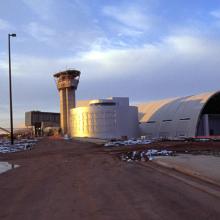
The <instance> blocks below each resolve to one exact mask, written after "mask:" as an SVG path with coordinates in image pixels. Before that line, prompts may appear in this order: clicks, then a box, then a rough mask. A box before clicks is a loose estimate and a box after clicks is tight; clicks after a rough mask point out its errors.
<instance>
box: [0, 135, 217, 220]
mask: <svg viewBox="0 0 220 220" xmlns="http://www.w3.org/2000/svg"><path fill="white" fill-rule="evenodd" d="M116 152H117V151H116ZM0 161H8V162H10V163H15V164H19V165H20V167H19V168H16V169H13V170H11V171H9V172H6V173H3V174H1V175H0V201H1V204H0V219H13V220H15V219H16V220H17V219H18V220H24V219H25V220H26V219H27V220H29V219H31V220H35V219H36V220H49V219H53V220H60V219H76V220H78V219H80V220H81V219H94V220H99V219H100V220H105V219H106V220H108V219H114V220H117V219H120V220H124V219H126V220H130V219H131V220H134V219H144V220H146V219H158V220H159V219H167V220H168V219H169V220H172V219H175V220H177V219H178V220H179V219H184V220H185V219H187V220H190V219H193V220H195V219H200V220H202V219H216V220H217V219H220V208H219V207H220V197H218V196H217V195H216V196H215V195H213V194H210V193H208V191H205V190H201V188H199V187H195V186H196V185H197V184H201V183H199V182H197V180H195V179H189V177H186V176H183V174H181V178H182V179H188V181H191V182H194V185H193V184H191V185H190V184H187V183H186V182H185V181H181V178H175V175H177V176H178V175H180V174H177V173H174V171H171V170H166V169H164V170H163V172H161V169H162V168H160V169H157V167H153V165H152V166H141V165H139V164H138V163H126V162H123V161H120V160H119V159H118V157H117V156H116V154H115V153H114V150H109V149H107V150H106V149H105V148H104V147H103V146H100V145H95V144H91V143H81V142H78V141H65V140H59V139H43V140H41V141H40V143H39V144H38V145H37V146H36V147H35V148H34V149H32V150H31V151H26V152H18V153H13V154H4V155H3V154H2V155H0ZM172 172H173V173H172ZM171 174H172V175H171ZM206 187H210V188H212V186H211V185H210V186H206ZM215 190H220V189H216V188H215Z"/></svg>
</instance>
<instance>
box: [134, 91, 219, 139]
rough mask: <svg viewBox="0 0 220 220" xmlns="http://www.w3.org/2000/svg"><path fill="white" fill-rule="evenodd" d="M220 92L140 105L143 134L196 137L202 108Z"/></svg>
mask: <svg viewBox="0 0 220 220" xmlns="http://www.w3.org/2000/svg"><path fill="white" fill-rule="evenodd" d="M219 94H220V92H207V93H202V94H199V95H192V96H186V97H181V98H180V97H177V98H170V99H164V100H159V101H153V102H148V103H142V104H139V105H138V111H139V122H140V130H141V134H143V135H146V136H150V137H171V138H174V137H181V136H182V137H195V136H196V132H197V126H198V122H199V118H200V115H201V113H202V110H203V109H204V107H205V106H206V104H207V103H208V101H209V100H210V99H212V98H213V97H215V96H216V95H219Z"/></svg>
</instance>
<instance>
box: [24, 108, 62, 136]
mask: <svg viewBox="0 0 220 220" xmlns="http://www.w3.org/2000/svg"><path fill="white" fill-rule="evenodd" d="M25 126H27V127H30V126H31V127H33V128H34V132H35V134H36V135H41V134H42V130H43V128H45V127H60V113H54V112H41V111H30V112H25Z"/></svg>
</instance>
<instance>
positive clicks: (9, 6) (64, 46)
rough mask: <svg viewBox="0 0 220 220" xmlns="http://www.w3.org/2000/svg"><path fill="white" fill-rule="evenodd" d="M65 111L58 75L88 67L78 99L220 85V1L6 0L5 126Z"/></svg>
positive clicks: (0, 70) (1, 92)
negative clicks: (30, 115)
mask: <svg viewBox="0 0 220 220" xmlns="http://www.w3.org/2000/svg"><path fill="white" fill-rule="evenodd" d="M8 33H16V34H17V37H16V38H12V39H11V54H12V78H13V103H14V105H13V106H14V121H15V127H21V126H23V124H24V112H25V111H31V110H41V111H57V112H58V111H59V95H58V91H57V89H56V85H55V81H54V79H53V74H54V73H56V72H59V71H61V70H65V69H68V68H75V69H78V70H80V71H81V78H80V83H79V87H78V90H77V93H76V96H77V99H79V100H82V99H97V98H106V97H112V96H125V97H129V98H130V102H131V103H133V104H136V103H140V102H147V101H150V100H156V99H162V98H167V97H176V96H187V95H192V94H197V93H202V92H206V91H216V90H219V89H220V1H219V0H210V1H205V0H108V1H106V0H105V1H104V0H44V1H42V0H0V127H1V126H2V127H8V126H9V92H8V48H7V43H8V42H7V40H8Z"/></svg>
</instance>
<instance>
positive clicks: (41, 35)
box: [24, 22, 56, 43]
mask: <svg viewBox="0 0 220 220" xmlns="http://www.w3.org/2000/svg"><path fill="white" fill-rule="evenodd" d="M24 29H25V31H26V33H27V34H29V35H31V36H32V37H33V38H35V39H36V40H38V41H40V42H47V43H52V38H54V37H55V35H56V32H55V31H54V30H53V29H52V28H50V27H48V26H46V25H42V24H40V23H37V22H30V23H29V24H28V25H27V26H26V27H25V28H24Z"/></svg>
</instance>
